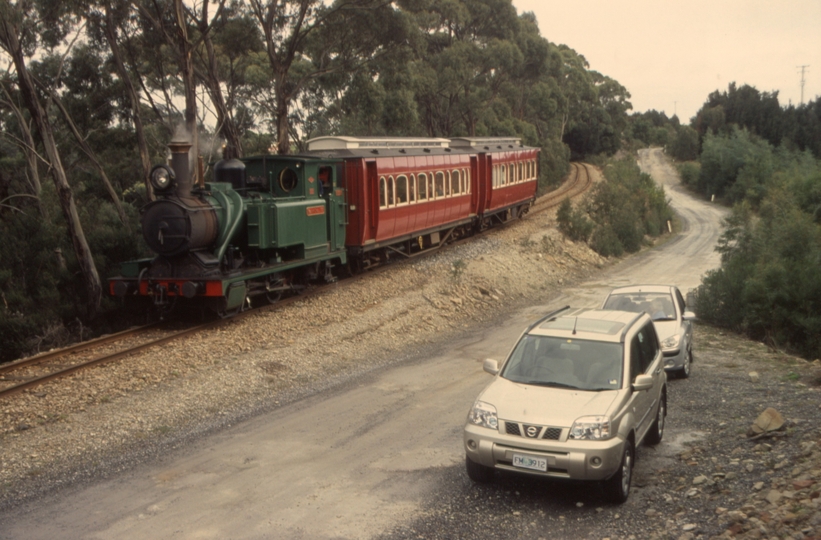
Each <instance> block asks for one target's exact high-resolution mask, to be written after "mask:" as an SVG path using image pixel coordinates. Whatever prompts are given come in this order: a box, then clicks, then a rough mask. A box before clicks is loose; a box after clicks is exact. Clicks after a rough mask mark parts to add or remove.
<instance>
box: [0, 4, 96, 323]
mask: <svg viewBox="0 0 821 540" xmlns="http://www.w3.org/2000/svg"><path fill="white" fill-rule="evenodd" d="M0 40H2V41H3V44H4V45H5V47H6V50H7V52H8V53H9V54H10V55H11V57H12V60H13V62H14V67H15V69H16V71H17V78H18V84H19V85H20V93H21V94H22V96H23V101H24V102H25V104H26V108H28V110H29V114H31V117H32V119H33V120H34V123H35V124H36V125H37V129H38V131H39V132H40V138H41V139H42V142H43V147H44V148H45V151H46V157H47V158H48V162H49V164H50V165H51V177H52V179H53V180H54V185H55V187H56V189H57V196H58V198H59V200H60V207H61V208H62V210H63V214H64V215H65V218H66V222H67V224H68V231H69V235H70V237H71V243H72V245H73V246H74V253H75V255H76V256H77V262H78V263H79V265H80V270H81V272H82V274H83V278H84V280H85V284H86V294H87V298H86V309H87V314H86V315H87V317H88V318H93V317H94V316H95V315H96V314H97V311H99V309H100V300H101V299H102V290H103V289H102V284H101V282H100V276H99V274H98V273H97V267H96V266H95V265H94V259H93V258H92V256H91V250H90V249H89V247H88V242H87V241H86V237H85V234H84V233H83V226H82V224H81V223H80V216H79V214H78V213H77V207H76V205H75V203H74V194H73V193H72V191H71V186H70V185H69V183H68V178H67V177H66V172H65V169H63V164H62V161H61V160H60V153H59V151H58V150H57V144H56V142H55V141H54V133H53V131H52V129H51V124H50V123H49V119H48V116H47V115H46V112H45V110H44V109H43V106H42V104H41V103H40V101H39V99H38V98H37V93H36V92H35V88H34V82H33V81H32V79H31V75H30V74H29V72H28V70H27V68H26V62H25V58H24V56H23V50H22V48H21V47H20V41H19V39H18V37H17V28H16V27H14V26H13V25H12V23H11V21H9V20H8V19H5V18H3V20H0Z"/></svg>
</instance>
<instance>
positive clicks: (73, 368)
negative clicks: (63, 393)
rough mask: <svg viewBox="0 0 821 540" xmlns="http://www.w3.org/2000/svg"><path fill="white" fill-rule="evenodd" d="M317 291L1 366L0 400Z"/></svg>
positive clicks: (571, 178)
mask: <svg viewBox="0 0 821 540" xmlns="http://www.w3.org/2000/svg"><path fill="white" fill-rule="evenodd" d="M588 167H590V166H589V165H587V164H584V163H571V171H570V174H569V175H568V178H567V180H565V182H564V183H563V184H562V185H561V186H559V187H558V188H557V189H555V190H553V191H550V192H548V193H546V194H545V195H543V196H541V197H539V198H538V199H537V201H536V203H535V204H534V205H533V207H532V209H531V210H530V211H531V212H533V213H538V212H543V211H545V210H548V209H550V208H554V207H556V206H558V205H559V204H560V203H561V202H562V201H563V200H564V199H565V198H567V197H575V196H576V195H579V194H581V193H584V192H585V191H587V190H588V189H589V188H590V186H591V184H592V178H591V175H590V171H589V169H588ZM470 241H471V237H468V238H464V239H462V240H458V241H454V242H451V243H449V244H447V245H446V246H445V247H454V246H458V245H460V244H463V243H465V242H470ZM431 251H438V250H430V251H426V252H424V254H428V253H430V252H431ZM389 267H390V266H389V265H388V266H382V267H376V268H374V269H373V270H369V271H367V272H363V273H360V274H357V275H355V276H353V277H352V278H349V279H346V280H343V281H342V282H339V283H338V285H343V286H344V285H346V284H349V283H351V284H352V283H355V282H356V281H358V280H359V279H362V278H363V277H365V276H368V275H372V274H373V273H374V272H381V271H384V270H385V269H387V268H389ZM321 290H323V287H316V288H315V289H311V290H308V291H306V292H305V293H303V294H301V295H295V296H291V297H287V298H284V299H282V300H280V301H278V302H277V303H276V304H275V305H270V306H263V307H259V308H255V309H253V310H247V311H242V312H240V313H238V314H237V315H235V316H234V317H231V318H229V319H219V320H215V321H210V322H207V323H204V324H199V325H196V326H192V327H188V328H184V329H182V330H172V329H171V325H170V324H163V323H154V324H149V325H146V326H141V327H137V328H132V329H129V330H125V331H122V332H118V333H116V334H111V335H108V336H103V337H100V338H97V339H93V340H89V341H85V342H82V343H77V344H75V345H72V346H70V347H66V348H62V349H56V350H53V351H49V352H46V353H43V354H39V355H36V356H32V357H29V358H24V359H21V360H18V361H16V362H11V363H8V364H2V365H0V398H3V397H7V396H12V395H14V394H17V393H20V392H23V391H25V390H31V389H32V388H35V387H37V386H40V385H42V384H44V383H47V382H49V381H53V380H56V379H59V378H61V377H65V376H67V375H71V374H73V373H75V372H77V371H80V370H83V369H86V368H90V367H94V366H99V365H102V364H105V363H107V362H112V361H115V360H119V359H121V358H125V357H127V356H130V355H132V354H136V353H138V352H140V351H143V350H146V349H149V348H152V347H157V346H159V345H163V344H166V343H169V342H171V341H175V340H178V339H182V338H184V337H187V336H190V335H193V334H196V333H198V332H201V331H203V330H207V329H213V328H217V327H219V326H221V325H223V324H228V323H230V322H231V321H234V320H237V319H239V318H242V317H245V316H246V315H249V314H251V313H259V312H260V311H265V310H270V309H279V308H282V307H285V306H287V305H288V304H290V303H291V302H294V301H297V300H304V299H305V298H306V297H308V296H310V295H313V294H317V293H319V292H320V291H321Z"/></svg>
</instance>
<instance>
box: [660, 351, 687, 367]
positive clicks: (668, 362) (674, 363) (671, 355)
mask: <svg viewBox="0 0 821 540" xmlns="http://www.w3.org/2000/svg"><path fill="white" fill-rule="evenodd" d="M663 355H664V369H665V371H677V370H679V369H681V368H683V367H684V361H685V359H686V358H687V352H686V351H685V350H684V349H683V348H682V349H676V350H674V351H663Z"/></svg>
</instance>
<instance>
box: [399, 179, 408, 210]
mask: <svg viewBox="0 0 821 540" xmlns="http://www.w3.org/2000/svg"><path fill="white" fill-rule="evenodd" d="M406 202H408V177H407V176H405V175H404V174H400V175H399V176H397V177H396V204H404V203H406Z"/></svg>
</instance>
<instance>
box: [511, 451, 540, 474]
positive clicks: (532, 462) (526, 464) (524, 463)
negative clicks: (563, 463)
mask: <svg viewBox="0 0 821 540" xmlns="http://www.w3.org/2000/svg"><path fill="white" fill-rule="evenodd" d="M513 466H514V467H520V468H522V469H533V470H534V471H542V472H547V459H546V458H541V457H534V456H524V455H522V454H513Z"/></svg>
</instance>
